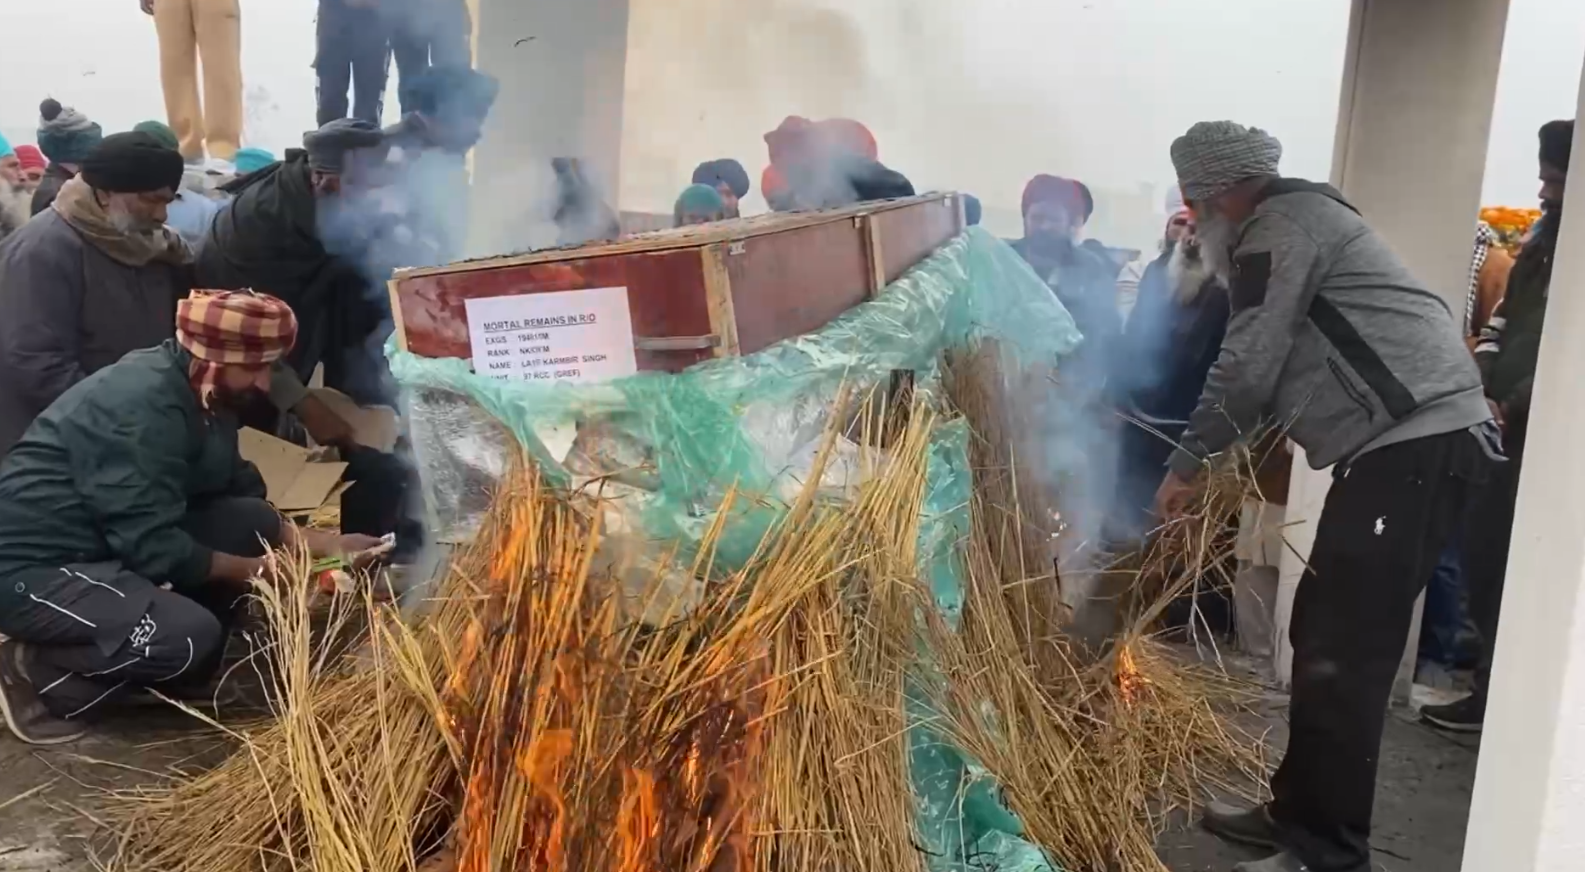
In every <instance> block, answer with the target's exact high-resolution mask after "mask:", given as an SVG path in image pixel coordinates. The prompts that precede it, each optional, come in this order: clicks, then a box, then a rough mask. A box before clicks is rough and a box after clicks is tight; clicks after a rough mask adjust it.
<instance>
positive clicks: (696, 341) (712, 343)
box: [633, 333, 721, 351]
mask: <svg viewBox="0 0 1585 872" xmlns="http://www.w3.org/2000/svg"><path fill="white" fill-rule="evenodd" d="M633 347H634V348H636V349H638V350H639V351H704V350H706V349H710V348H720V347H721V337H720V336H718V335H716V334H714V333H710V334H707V335H705V336H638V337H634V339H633Z"/></svg>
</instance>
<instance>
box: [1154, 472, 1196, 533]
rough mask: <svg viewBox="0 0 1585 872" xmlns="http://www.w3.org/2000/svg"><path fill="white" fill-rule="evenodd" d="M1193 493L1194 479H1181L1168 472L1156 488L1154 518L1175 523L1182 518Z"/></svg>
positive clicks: (1175, 474)
mask: <svg viewBox="0 0 1585 872" xmlns="http://www.w3.org/2000/svg"><path fill="white" fill-rule="evenodd" d="M1194 492H1195V480H1194V479H1192V478H1183V477H1182V476H1180V475H1178V474H1177V473H1176V472H1171V471H1169V472H1168V473H1167V475H1166V477H1165V478H1163V479H1162V480H1161V487H1159V488H1156V517H1158V518H1160V519H1161V520H1163V521H1175V520H1177V519H1178V518H1180V517H1182V516H1183V510H1184V508H1185V507H1186V506H1187V504H1188V502H1189V499H1190V498H1191V497H1193V496H1194Z"/></svg>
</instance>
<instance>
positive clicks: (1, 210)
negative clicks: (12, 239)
mask: <svg viewBox="0 0 1585 872" xmlns="http://www.w3.org/2000/svg"><path fill="white" fill-rule="evenodd" d="M32 206H33V194H32V193H30V192H29V191H28V190H27V189H26V188H24V187H22V186H21V185H8V184H6V183H5V182H0V238H3V237H5V236H9V235H10V234H11V231H13V230H17V229H20V228H21V227H22V225H23V224H26V223H27V221H28V218H29V217H30V216H31V213H32V211H33V208H32Z"/></svg>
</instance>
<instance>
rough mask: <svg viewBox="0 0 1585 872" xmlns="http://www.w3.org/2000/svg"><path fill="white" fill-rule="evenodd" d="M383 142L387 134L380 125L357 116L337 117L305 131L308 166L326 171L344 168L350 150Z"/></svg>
mask: <svg viewBox="0 0 1585 872" xmlns="http://www.w3.org/2000/svg"><path fill="white" fill-rule="evenodd" d="M384 145H385V134H383V133H381V132H380V128H379V127H377V126H376V125H374V124H371V123H370V122H368V121H362V120H359V119H355V118H338V119H336V120H335V121H331V122H329V123H328V124H326V125H325V126H323V127H321V128H319V129H318V130H312V131H309V132H308V133H305V134H303V148H304V149H306V150H307V151H308V165H309V166H311V167H313V168H314V169H316V170H318V171H320V172H323V173H339V172H341V171H342V170H343V169H345V168H346V163H347V154H348V153H349V152H354V151H361V150H363V149H367V148H381V147H383V146H384Z"/></svg>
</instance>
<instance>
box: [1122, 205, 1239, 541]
mask: <svg viewBox="0 0 1585 872" xmlns="http://www.w3.org/2000/svg"><path fill="white" fill-rule="evenodd" d="M1203 251H1204V247H1203V246H1202V245H1201V243H1200V241H1199V238H1198V236H1197V235H1196V234H1195V227H1194V215H1193V214H1192V213H1190V212H1189V211H1188V210H1187V209H1185V210H1183V211H1181V212H1179V213H1177V214H1175V215H1173V216H1172V218H1171V219H1170V220H1169V221H1168V222H1167V233H1166V236H1165V238H1164V239H1163V240H1162V246H1161V256H1159V257H1157V258H1156V259H1155V260H1154V261H1152V262H1151V263H1150V265H1149V266H1147V267H1145V273H1144V276H1143V277H1142V278H1141V279H1140V281H1139V295H1138V299H1137V302H1136V303H1135V304H1134V308H1133V311H1131V312H1130V313H1129V315H1128V322H1127V323H1126V324H1125V325H1124V327H1123V334H1122V336H1121V338H1120V339H1119V340H1118V343H1117V347H1116V350H1115V354H1114V355H1113V356H1112V361H1113V362H1112V366H1111V373H1110V376H1109V377H1108V378H1107V386H1108V388H1109V389H1110V390H1111V391H1112V393H1113V398H1114V405H1115V406H1116V407H1117V411H1118V414H1119V415H1120V416H1121V417H1122V418H1123V425H1122V430H1121V432H1120V433H1119V434H1118V437H1119V443H1120V444H1119V450H1118V461H1119V467H1118V488H1117V492H1118V497H1117V498H1118V503H1117V505H1116V506H1115V509H1114V512H1113V514H1112V518H1113V520H1114V522H1115V524H1116V526H1115V527H1114V529H1112V530H1111V531H1109V532H1110V533H1111V534H1112V535H1114V536H1117V537H1121V538H1129V539H1132V538H1135V537H1138V536H1140V535H1141V534H1143V533H1144V531H1146V530H1148V529H1150V528H1151V527H1153V526H1154V523H1153V514H1154V508H1155V494H1156V486H1157V485H1159V484H1161V474H1162V472H1163V471H1165V469H1166V466H1167V459H1168V458H1169V457H1170V456H1171V455H1172V449H1173V446H1174V445H1176V444H1177V442H1178V439H1179V437H1181V436H1182V435H1183V430H1184V428H1185V427H1187V426H1188V422H1189V414H1190V413H1191V412H1193V411H1194V407H1195V405H1196V404H1197V403H1198V402H1199V399H1200V392H1201V390H1202V389H1203V388H1204V387H1205V376H1206V373H1208V372H1209V371H1210V369H1211V365H1212V364H1213V363H1215V362H1216V357H1217V354H1218V353H1219V352H1220V351H1221V348H1222V335H1223V334H1224V333H1225V332H1226V330H1227V315H1228V308H1227V288H1226V286H1225V285H1223V284H1222V283H1221V282H1220V281H1219V280H1218V279H1217V277H1216V275H1215V273H1214V272H1213V271H1212V269H1211V266H1210V264H1209V263H1207V262H1206V260H1205V258H1204V256H1203Z"/></svg>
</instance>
